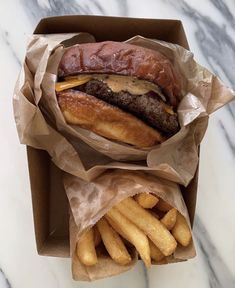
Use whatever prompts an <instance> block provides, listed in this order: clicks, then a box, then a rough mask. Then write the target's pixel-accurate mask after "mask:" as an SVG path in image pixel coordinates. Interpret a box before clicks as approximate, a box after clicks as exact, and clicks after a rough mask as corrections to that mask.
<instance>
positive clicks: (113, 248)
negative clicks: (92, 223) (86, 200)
mask: <svg viewBox="0 0 235 288" xmlns="http://www.w3.org/2000/svg"><path fill="white" fill-rule="evenodd" d="M97 228H98V230H99V232H100V235H101V238H102V241H103V243H104V246H105V248H106V249H107V251H108V253H109V255H110V257H111V258H112V259H113V260H114V261H115V262H117V263H118V264H120V265H126V264H128V263H130V262H131V256H130V254H129V253H128V251H127V249H126V247H125V245H124V243H123V241H122V239H121V237H120V236H119V235H118V233H117V232H116V231H115V230H114V229H113V228H112V227H111V226H110V225H109V223H108V222H107V220H106V219H105V218H102V219H100V220H99V222H98V223H97Z"/></svg>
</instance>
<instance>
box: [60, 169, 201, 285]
mask: <svg viewBox="0 0 235 288" xmlns="http://www.w3.org/2000/svg"><path fill="white" fill-rule="evenodd" d="M64 187H65V191H66V194H67V197H68V199H69V204H70V209H71V217H70V252H71V257H72V273H73V278H74V279H75V280H84V281H93V280H96V279H99V278H104V277H109V276H112V275H116V274H120V273H122V272H124V271H127V270H129V269H131V268H132V267H133V266H134V265H135V263H136V260H137V255H136V253H135V251H133V252H132V259H133V260H132V262H131V263H130V265H127V266H121V265H118V264H116V263H115V262H114V261H113V260H112V259H111V258H110V257H107V256H106V257H105V256H103V255H102V254H101V255H100V256H99V261H98V264H97V265H95V266H93V267H85V266H84V265H83V264H81V263H80V262H79V259H78V257H77V255H76V251H75V248H76V243H77V241H78V240H79V238H80V236H81V235H82V233H83V232H84V231H86V230H87V229H89V228H90V227H92V226H93V225H95V223H96V222H98V221H99V219H101V218H102V217H103V216H104V215H105V214H106V212H107V211H108V210H109V209H110V208H112V207H113V206H114V205H115V204H117V203H119V202H120V201H122V200H123V199H125V198H127V197H130V196H133V195H136V194H138V193H141V192H146V193H152V194H155V195H156V196H157V197H159V198H162V199H163V200H164V201H166V202H167V203H169V204H170V205H171V206H172V207H175V208H176V209H177V210H178V211H179V212H180V213H181V214H182V215H183V216H184V217H185V218H186V220H187V222H188V225H189V227H190V220H189V216H188V212H187V207H186V205H185V203H184V200H183V197H182V194H181V191H180V188H179V185H177V184H176V183H173V182H170V181H167V180H164V179H160V178H157V177H155V176H152V175H149V174H146V173H144V172H139V171H134V172H133V171H124V170H112V171H108V172H105V173H103V174H102V175H101V176H99V177H97V178H96V179H95V180H94V181H90V182H87V181H85V180H82V179H79V178H78V177H75V176H73V175H69V174H65V175H64ZM195 255H196V253H195V248H194V244H193V241H192V242H191V244H190V245H189V246H188V247H182V246H180V245H178V246H177V249H176V251H175V253H174V255H173V256H171V257H167V258H166V260H165V261H164V262H163V263H162V264H166V263H173V262H179V261H184V260H187V259H190V258H193V257H194V256H195Z"/></svg>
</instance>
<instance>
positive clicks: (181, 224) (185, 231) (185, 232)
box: [172, 212, 192, 247]
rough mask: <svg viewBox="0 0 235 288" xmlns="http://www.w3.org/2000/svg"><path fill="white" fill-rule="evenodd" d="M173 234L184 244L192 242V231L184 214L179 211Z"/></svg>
mask: <svg viewBox="0 0 235 288" xmlns="http://www.w3.org/2000/svg"><path fill="white" fill-rule="evenodd" d="M172 234H173V236H174V237H175V239H176V240H177V241H178V242H179V243H180V244H181V245H182V246H185V247H186V246H188V245H189V243H190V242H191V239H192V234H191V231H190V229H189V226H188V224H187V222H186V220H185V218H184V216H183V215H181V214H180V213H179V212H178V213H177V218H176V223H175V226H174V227H173V229H172Z"/></svg>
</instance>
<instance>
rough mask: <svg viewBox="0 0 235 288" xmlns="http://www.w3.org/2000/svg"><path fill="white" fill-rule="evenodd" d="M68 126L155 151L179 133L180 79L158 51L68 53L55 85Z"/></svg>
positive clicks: (104, 48)
mask: <svg viewBox="0 0 235 288" xmlns="http://www.w3.org/2000/svg"><path fill="white" fill-rule="evenodd" d="M55 90H56V95H57V100H58V104H59V107H60V109H61V111H62V113H63V116H64V118H65V120H66V122H67V123H68V124H71V125H79V126H80V127H82V128H85V129H88V130H91V131H93V132H95V133H97V134H99V135H101V136H103V137H106V138H108V139H112V140H116V141H120V142H124V143H127V144H131V145H134V146H137V147H141V148H142V147H150V146H153V145H155V144H159V143H161V142H163V141H164V140H166V139H167V138H169V137H171V136H172V135H174V134H175V133H177V132H178V130H179V123H178V118H177V112H176V109H177V105H178V103H179V100H180V97H181V95H180V92H181V88H180V77H179V75H178V74H177V73H176V71H175V70H174V67H173V65H172V63H171V61H170V60H169V59H167V58H166V57H165V56H164V55H163V54H161V53H160V52H158V51H155V50H151V49H147V48H143V47H139V46H136V45H131V44H127V43H121V42H112V41H106V42H99V43H87V44H79V45H74V46H71V47H69V48H67V49H66V50H65V52H64V54H63V56H62V58H61V61H60V63H59V67H58V80H57V83H56V85H55Z"/></svg>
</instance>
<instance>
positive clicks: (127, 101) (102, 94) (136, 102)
mask: <svg viewBox="0 0 235 288" xmlns="http://www.w3.org/2000/svg"><path fill="white" fill-rule="evenodd" d="M73 89H76V90H79V91H82V92H84V93H87V94H89V95H93V96H95V97H97V98H99V99H101V100H103V101H105V102H107V103H109V104H111V105H114V106H117V107H119V108H120V109H122V110H123V111H126V112H129V113H131V114H133V115H135V116H136V117H138V118H139V119H142V120H143V121H144V122H145V123H147V124H148V125H149V126H151V127H153V128H156V129H157V130H159V132H161V133H162V135H163V136H167V137H170V136H172V135H174V134H175V133H177V132H178V130H179V123H178V119H177V114H176V113H174V114H170V113H168V112H167V111H166V108H165V105H164V103H163V102H162V101H161V100H160V99H159V96H158V95H157V94H156V93H155V92H149V93H147V94H144V95H133V94H130V93H129V92H127V91H120V92H113V91H112V90H111V89H110V88H109V87H108V85H107V84H106V83H104V82H102V81H100V80H97V79H92V80H90V81H89V82H87V83H86V84H83V85H80V86H77V87H76V88H73Z"/></svg>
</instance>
